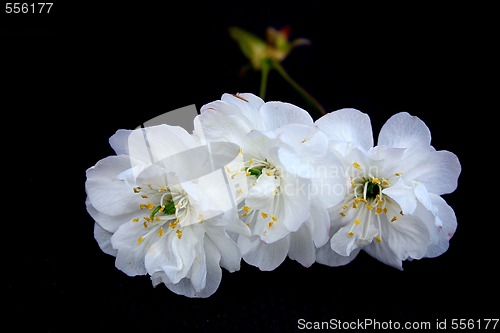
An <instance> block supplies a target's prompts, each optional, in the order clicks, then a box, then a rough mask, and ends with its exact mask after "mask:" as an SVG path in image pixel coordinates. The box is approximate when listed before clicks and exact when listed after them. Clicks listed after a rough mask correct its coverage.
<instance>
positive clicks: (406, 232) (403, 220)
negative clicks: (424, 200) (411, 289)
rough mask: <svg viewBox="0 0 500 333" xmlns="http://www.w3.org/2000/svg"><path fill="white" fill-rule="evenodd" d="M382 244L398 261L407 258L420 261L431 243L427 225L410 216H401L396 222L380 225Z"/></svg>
mask: <svg viewBox="0 0 500 333" xmlns="http://www.w3.org/2000/svg"><path fill="white" fill-rule="evenodd" d="M381 225H382V230H383V232H382V242H381V243H377V244H374V246H377V245H381V244H382V243H386V242H387V245H388V246H389V247H390V248H391V250H392V251H393V252H394V253H395V254H396V255H397V257H398V258H399V259H400V260H406V259H407V258H408V257H410V258H413V259H421V258H422V257H423V256H424V255H425V252H426V251H427V247H428V246H429V245H430V243H431V236H430V233H429V229H428V227H427V224H426V223H425V222H423V221H421V220H419V219H416V218H412V217H410V216H406V215H405V216H401V217H400V218H399V219H398V220H397V221H396V222H386V223H382V224H381Z"/></svg>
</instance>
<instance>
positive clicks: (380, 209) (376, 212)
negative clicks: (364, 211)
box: [375, 207, 384, 215]
mask: <svg viewBox="0 0 500 333" xmlns="http://www.w3.org/2000/svg"><path fill="white" fill-rule="evenodd" d="M383 211H384V210H383V209H382V208H380V207H377V209H375V214H377V215H378V214H380V213H382V212H383Z"/></svg>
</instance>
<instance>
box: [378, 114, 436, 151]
mask: <svg viewBox="0 0 500 333" xmlns="http://www.w3.org/2000/svg"><path fill="white" fill-rule="evenodd" d="M430 143H431V133H430V131H429V128H428V127H427V125H425V123H424V122H423V121H422V120H420V119H419V118H418V117H416V116H411V115H410V114H408V113H407V112H400V113H396V114H395V115H393V116H392V117H391V118H389V120H387V122H386V123H385V124H384V126H382V129H381V130H380V134H379V137H378V145H386V146H389V147H393V148H408V149H412V150H413V149H423V150H427V151H430V150H433V149H432V147H431V146H430Z"/></svg>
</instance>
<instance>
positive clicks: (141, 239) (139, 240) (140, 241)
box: [137, 237, 144, 245]
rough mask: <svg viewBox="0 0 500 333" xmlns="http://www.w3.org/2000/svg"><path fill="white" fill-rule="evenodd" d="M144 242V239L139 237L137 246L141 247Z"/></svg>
mask: <svg viewBox="0 0 500 333" xmlns="http://www.w3.org/2000/svg"><path fill="white" fill-rule="evenodd" d="M143 240H144V237H139V239H138V240H137V245H140V244H141V243H142V241H143Z"/></svg>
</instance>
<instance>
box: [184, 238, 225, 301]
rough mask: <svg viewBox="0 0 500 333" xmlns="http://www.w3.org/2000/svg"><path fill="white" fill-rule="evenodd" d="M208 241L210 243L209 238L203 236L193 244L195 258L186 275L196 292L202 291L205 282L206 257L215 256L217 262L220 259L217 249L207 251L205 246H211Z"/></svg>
mask: <svg viewBox="0 0 500 333" xmlns="http://www.w3.org/2000/svg"><path fill="white" fill-rule="evenodd" d="M209 243H211V242H210V240H208V239H207V238H204V239H202V240H200V241H199V242H198V243H196V245H195V252H196V259H195V260H194V261H193V264H192V265H191V267H190V270H189V272H188V277H189V279H190V280H191V284H192V285H193V288H194V290H195V292H196V293H199V292H200V291H202V290H203V289H204V288H205V286H206V283H207V260H208V258H207V257H208V256H215V257H216V258H217V263H218V260H219V259H220V253H219V252H218V251H210V252H208V253H207V251H206V250H207V248H210V249H211V248H212V245H211V244H209Z"/></svg>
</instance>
